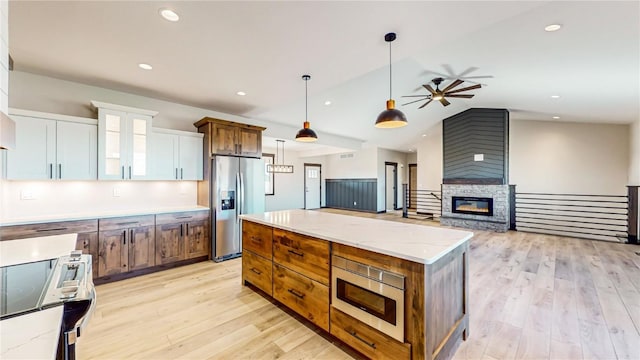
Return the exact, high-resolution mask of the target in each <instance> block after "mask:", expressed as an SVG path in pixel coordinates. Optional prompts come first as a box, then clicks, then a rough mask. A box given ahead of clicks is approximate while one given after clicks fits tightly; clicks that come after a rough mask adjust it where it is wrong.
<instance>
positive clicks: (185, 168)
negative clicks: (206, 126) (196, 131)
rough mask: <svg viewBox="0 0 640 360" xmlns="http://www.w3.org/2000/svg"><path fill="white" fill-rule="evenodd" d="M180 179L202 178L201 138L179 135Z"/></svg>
mask: <svg viewBox="0 0 640 360" xmlns="http://www.w3.org/2000/svg"><path fill="white" fill-rule="evenodd" d="M179 163H180V180H202V166H203V164H202V138H201V137H192V136H180V162H179Z"/></svg>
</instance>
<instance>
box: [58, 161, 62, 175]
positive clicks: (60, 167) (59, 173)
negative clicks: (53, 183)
mask: <svg viewBox="0 0 640 360" xmlns="http://www.w3.org/2000/svg"><path fill="white" fill-rule="evenodd" d="M58 179H62V164H58Z"/></svg>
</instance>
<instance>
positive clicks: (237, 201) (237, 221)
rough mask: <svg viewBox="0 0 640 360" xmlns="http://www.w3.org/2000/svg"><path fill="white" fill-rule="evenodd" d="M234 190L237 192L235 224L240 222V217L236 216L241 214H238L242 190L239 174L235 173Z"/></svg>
mask: <svg viewBox="0 0 640 360" xmlns="http://www.w3.org/2000/svg"><path fill="white" fill-rule="evenodd" d="M236 189H237V191H238V193H237V194H236V195H237V196H236V223H239V222H240V217H239V216H238V215H240V214H241V212H240V193H241V192H242V188H241V185H240V173H236Z"/></svg>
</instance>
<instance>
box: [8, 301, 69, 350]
mask: <svg viewBox="0 0 640 360" xmlns="http://www.w3.org/2000/svg"><path fill="white" fill-rule="evenodd" d="M63 309H64V307H63V306H56V307H53V308H50V309H46V310H42V311H36V312H33V313H30V314H26V315H22V316H16V317H13V318H10V319H5V320H2V321H0V338H2V341H0V359H7V360H8V359H34V360H35V359H55V358H56V351H57V349H58V337H59V334H60V323H61V321H62V311H63Z"/></svg>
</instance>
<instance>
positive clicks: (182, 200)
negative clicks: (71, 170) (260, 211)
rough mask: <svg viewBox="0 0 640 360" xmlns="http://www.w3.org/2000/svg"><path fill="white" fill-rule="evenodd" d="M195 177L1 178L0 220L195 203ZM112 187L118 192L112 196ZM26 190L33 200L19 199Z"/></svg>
mask: <svg viewBox="0 0 640 360" xmlns="http://www.w3.org/2000/svg"><path fill="white" fill-rule="evenodd" d="M195 183H196V182H195V181H4V182H3V187H2V194H1V195H2V199H3V202H4V204H3V205H4V206H3V207H2V209H0V222H10V221H12V220H17V219H26V218H34V217H47V216H57V215H70V216H73V215H79V216H86V215H87V214H90V213H97V212H109V211H119V210H121V211H122V210H124V211H129V210H131V211H137V210H140V211H145V210H155V209H162V208H168V207H180V206H193V205H195V204H196V201H197V199H196V196H197V194H196V186H195ZM114 188H116V189H117V191H118V192H119V195H120V196H118V197H114V196H113V194H114ZM27 192H28V193H30V194H32V196H33V198H34V199H33V200H21V194H24V193H27Z"/></svg>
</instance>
